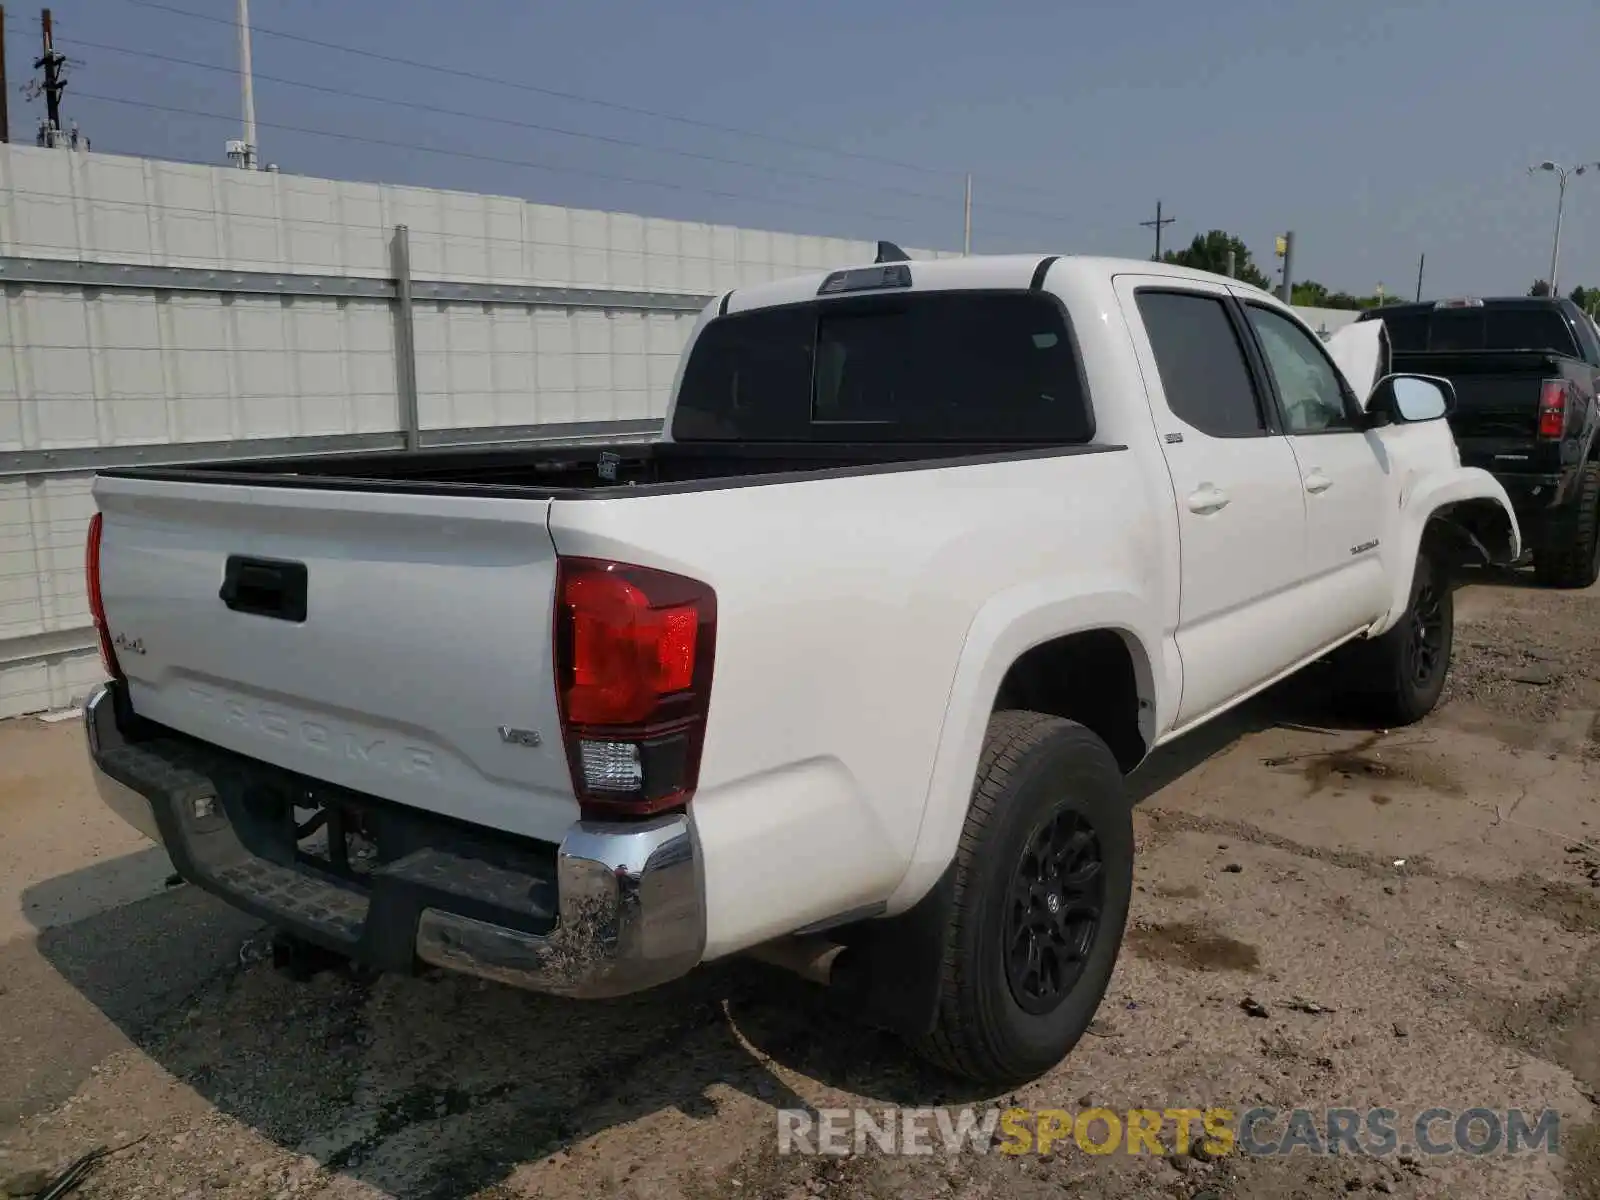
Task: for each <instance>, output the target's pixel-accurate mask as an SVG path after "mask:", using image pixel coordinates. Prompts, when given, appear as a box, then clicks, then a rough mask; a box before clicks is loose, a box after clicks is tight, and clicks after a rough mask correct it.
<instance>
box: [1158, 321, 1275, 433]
mask: <svg viewBox="0 0 1600 1200" xmlns="http://www.w3.org/2000/svg"><path fill="white" fill-rule="evenodd" d="M1137 297H1138V303H1139V315H1140V316H1141V317H1142V318H1143V319H1144V327H1145V332H1146V333H1147V334H1148V335H1149V337H1150V348H1151V349H1152V350H1153V351H1154V352H1155V356H1156V369H1157V370H1158V371H1159V372H1160V373H1161V390H1162V391H1163V392H1165V393H1166V396H1167V407H1168V408H1170V409H1171V410H1172V413H1173V415H1174V416H1176V417H1178V418H1180V419H1181V420H1183V421H1186V422H1187V423H1188V424H1190V425H1193V426H1194V427H1195V428H1196V429H1198V430H1200V432H1202V433H1208V434H1210V435H1211V436H1212V437H1249V436H1252V435H1254V434H1259V433H1262V432H1264V431H1265V430H1266V427H1267V425H1266V421H1265V420H1263V419H1262V415H1261V405H1260V402H1259V400H1258V398H1257V396H1256V389H1255V384H1254V382H1253V381H1252V379H1251V377H1250V367H1249V364H1248V363H1247V361H1246V360H1245V356H1244V347H1243V346H1241V345H1240V344H1239V335H1238V334H1237V333H1236V332H1235V331H1234V327H1233V322H1232V321H1231V320H1229V319H1228V312H1227V309H1226V308H1224V307H1223V302H1222V300H1221V298H1220V297H1216V296H1202V295H1198V294H1196V293H1193V292H1152V291H1144V290H1141V291H1139V292H1138V293H1137Z"/></svg>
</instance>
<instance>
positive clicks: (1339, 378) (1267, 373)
mask: <svg viewBox="0 0 1600 1200" xmlns="http://www.w3.org/2000/svg"><path fill="white" fill-rule="evenodd" d="M1234 300H1235V302H1236V303H1237V304H1238V305H1239V310H1240V317H1241V319H1242V320H1243V321H1244V323H1245V325H1246V326H1248V327H1249V330H1250V342H1251V344H1252V345H1253V346H1254V347H1255V352H1256V354H1257V355H1258V356H1259V361H1260V371H1261V374H1262V377H1263V378H1264V379H1265V381H1266V385H1267V391H1268V394H1270V395H1271V397H1272V406H1273V408H1274V409H1275V410H1276V411H1277V414H1278V421H1279V428H1280V429H1281V430H1282V431H1283V433H1284V435H1285V436H1286V437H1329V436H1332V435H1334V434H1351V433H1354V434H1364V433H1365V432H1366V430H1365V429H1364V428H1363V427H1362V420H1361V417H1362V410H1361V401H1360V400H1359V399H1358V398H1357V397H1356V394H1355V392H1354V391H1353V390H1352V389H1351V387H1350V381H1349V380H1348V379H1346V378H1345V377H1344V372H1343V371H1341V370H1340V369H1339V364H1338V363H1336V362H1334V361H1333V355H1331V354H1329V353H1328V348H1327V346H1325V345H1324V344H1323V341H1322V339H1321V338H1319V337H1318V336H1317V335H1316V333H1314V332H1313V331H1312V329H1311V327H1310V326H1308V325H1307V324H1306V323H1305V322H1304V321H1302V320H1301V319H1300V317H1299V316H1298V314H1296V313H1295V312H1294V311H1293V310H1289V311H1285V310H1284V309H1282V308H1280V307H1279V306H1277V305H1275V304H1263V303H1262V302H1261V301H1260V300H1257V299H1254V298H1251V299H1248V300H1242V299H1239V298H1238V297H1234ZM1252 308H1257V309H1260V310H1261V311H1263V312H1269V313H1275V314H1277V315H1278V316H1280V317H1283V318H1284V319H1285V320H1287V321H1288V322H1289V323H1290V324H1291V325H1293V326H1295V327H1296V328H1298V329H1299V330H1300V332H1301V333H1303V334H1305V335H1306V340H1307V341H1309V342H1310V343H1311V344H1312V345H1313V346H1315V347H1316V350H1317V353H1318V354H1320V355H1321V356H1322V361H1323V362H1325V363H1327V364H1328V370H1330V371H1332V372H1333V378H1334V380H1335V381H1336V382H1337V383H1338V385H1339V397H1340V399H1341V400H1342V401H1343V403H1344V413H1345V419H1346V420H1348V421H1349V422H1350V425H1349V427H1348V428H1340V429H1293V428H1291V427H1290V423H1289V413H1288V410H1287V409H1286V408H1285V407H1284V403H1283V394H1282V393H1281V392H1280V391H1279V390H1278V381H1277V379H1276V377H1274V375H1273V374H1272V364H1271V362H1270V361H1269V360H1268V358H1267V350H1266V347H1265V346H1263V345H1262V344H1261V337H1260V335H1259V334H1258V333H1257V332H1256V327H1255V325H1254V324H1252V323H1251V321H1250V313H1249V310H1250V309H1252Z"/></svg>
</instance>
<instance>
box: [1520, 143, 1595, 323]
mask: <svg viewBox="0 0 1600 1200" xmlns="http://www.w3.org/2000/svg"><path fill="white" fill-rule="evenodd" d="M1596 167H1600V162H1587V163H1579V164H1578V165H1577V166H1575V167H1563V166H1562V165H1561V164H1560V163H1556V162H1551V161H1550V160H1549V159H1545V161H1544V162H1541V163H1535V164H1534V165H1533V166H1531V167H1529V168H1528V174H1529V175H1532V174H1534V173H1535V172H1536V171H1551V172H1553V173H1554V174H1555V176H1556V179H1557V180H1558V186H1557V189H1556V236H1555V241H1554V242H1553V243H1552V244H1551V246H1550V294H1551V295H1552V296H1559V295H1561V290H1560V288H1559V287H1558V286H1557V283H1558V280H1557V279H1556V273H1557V271H1559V270H1560V267H1561V213H1562V210H1563V209H1564V208H1565V207H1566V203H1567V179H1568V177H1569V176H1575V175H1582V174H1583V173H1584V172H1586V171H1589V170H1591V169H1593V168H1596Z"/></svg>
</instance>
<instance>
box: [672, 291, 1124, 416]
mask: <svg viewBox="0 0 1600 1200" xmlns="http://www.w3.org/2000/svg"><path fill="white" fill-rule="evenodd" d="M1093 436H1094V420H1093V415H1092V412H1091V409H1090V406H1089V403H1088V399H1087V395H1086V393H1085V390H1084V385H1083V378H1082V374H1081V372H1080V370H1079V364H1078V358H1077V353H1076V350H1075V349H1074V346H1073V341H1072V337H1071V334H1070V332H1069V331H1068V329H1067V323H1066V318H1065V315H1064V314H1063V312H1062V310H1061V308H1060V306H1059V305H1058V304H1056V303H1055V302H1054V301H1053V300H1052V299H1050V298H1049V297H1047V296H1042V295H1038V294H1035V293H980V292H929V293H923V294H920V295H918V294H913V295H898V296H892V297H880V296H873V297H862V298H847V299H840V300H830V301H820V302H815V303H811V304H804V305H797V306H794V307H790V308H783V309H767V310H761V311H757V312H752V313H741V314H737V315H735V316H731V317H720V318H718V319H717V320H715V321H713V322H711V324H709V325H707V326H706V328H705V329H704V330H703V331H702V332H701V335H700V337H699V339H698V340H697V341H696V343H695V347H694V349H693V350H692V351H691V352H690V355H689V363H688V365H687V367H686V368H685V369H684V377H683V384H682V386H681V387H680V389H679V393H678V403H677V410H676V415H675V417H674V419H673V437H674V438H680V439H684V440H714V441H723V440H745V441H826V442H856V441H877V442H884V441H888V442H937V441H975V442H986V441H992V442H1013V441H1021V442H1037V443H1042V444H1050V443H1075V442H1087V441H1089V440H1090V438H1092V437H1093Z"/></svg>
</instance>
